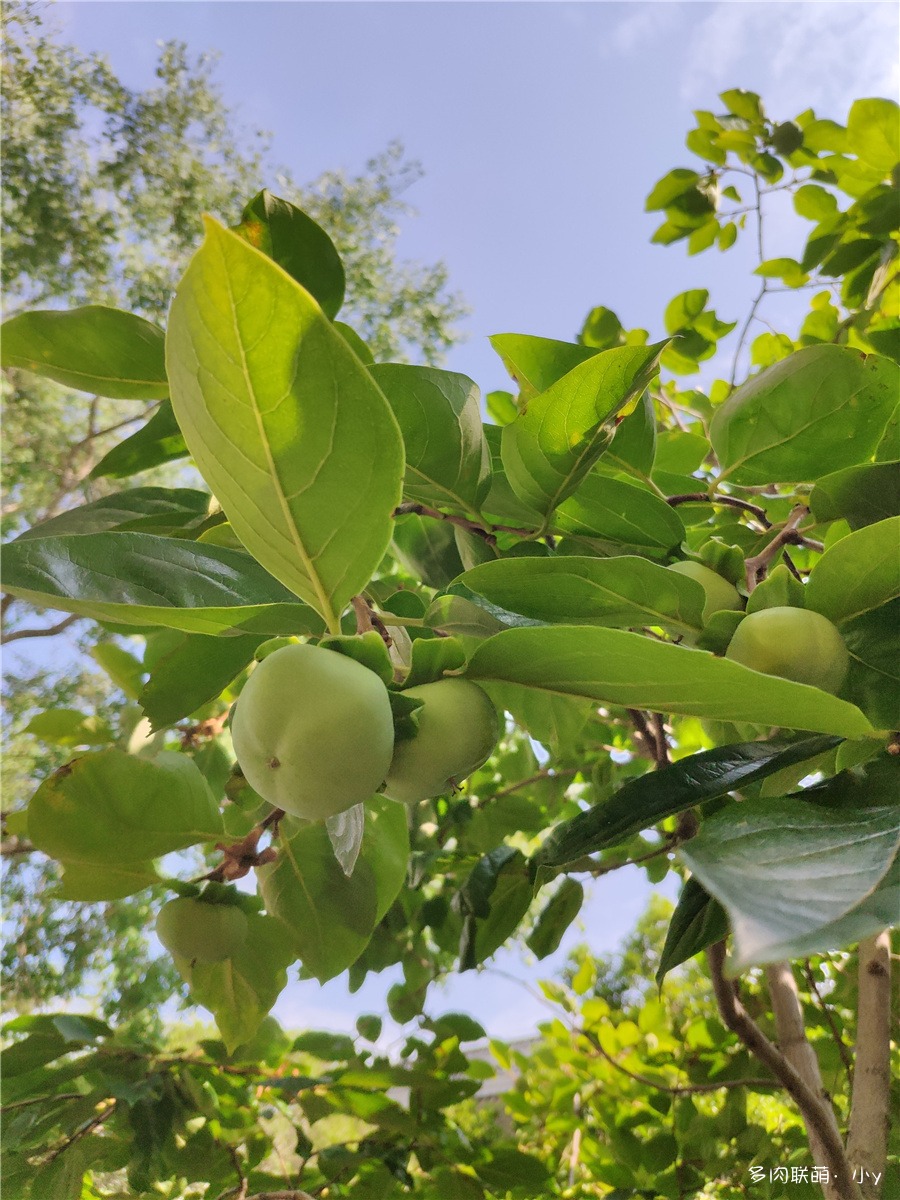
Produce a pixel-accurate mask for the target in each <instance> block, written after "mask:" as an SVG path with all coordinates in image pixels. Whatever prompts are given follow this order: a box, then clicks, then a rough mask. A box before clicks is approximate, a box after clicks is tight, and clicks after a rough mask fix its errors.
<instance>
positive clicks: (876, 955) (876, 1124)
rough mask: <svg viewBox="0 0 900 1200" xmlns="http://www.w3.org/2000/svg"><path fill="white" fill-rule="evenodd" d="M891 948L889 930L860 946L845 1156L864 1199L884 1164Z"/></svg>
mask: <svg viewBox="0 0 900 1200" xmlns="http://www.w3.org/2000/svg"><path fill="white" fill-rule="evenodd" d="M890 949H891V935H890V932H889V931H888V930H884V932H883V933H879V934H877V935H876V936H875V937H870V938H866V940H865V941H864V942H860V945H859V1011H858V1013H857V1025H856V1070H855V1071H854V1074H853V1093H852V1099H851V1105H850V1131H849V1133H848V1135H847V1157H848V1158H849V1159H850V1161H851V1162H852V1163H853V1165H854V1167H858V1168H862V1174H863V1179H864V1182H863V1187H862V1192H863V1195H864V1196H865V1197H866V1200H877V1197H878V1196H880V1195H881V1185H882V1183H883V1182H884V1170H885V1166H886V1164H887V1135H888V1129H889V1126H890V1103H891V1101H890V1089H891V1066H890V1056H891V954H890ZM876 1177H877V1180H878V1181H877V1183H876V1182H875V1180H876Z"/></svg>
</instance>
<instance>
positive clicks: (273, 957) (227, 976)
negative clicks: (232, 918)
mask: <svg viewBox="0 0 900 1200" xmlns="http://www.w3.org/2000/svg"><path fill="white" fill-rule="evenodd" d="M247 923H248V929H247V939H246V941H245V942H244V944H243V945H242V946H241V948H240V949H239V950H238V951H237V953H236V954H234V955H233V956H232V957H231V958H227V959H225V960H224V962H216V963H205V962H199V961H194V962H193V963H191V962H188V961H187V960H186V959H183V958H176V959H175V965H176V966H177V967H178V970H179V972H180V974H181V975H182V977H183V978H184V980H185V982H186V983H187V984H188V986H189V987H190V989H191V996H192V998H193V1000H194V1001H195V1003H197V1004H200V1005H202V1006H203V1008H207V1009H209V1011H210V1012H211V1013H212V1014H213V1016H214V1017H215V1019H216V1025H218V1027H219V1032H220V1033H221V1035H222V1040H223V1041H224V1042H225V1046H226V1049H227V1050H228V1051H229V1053H231V1052H232V1051H233V1050H235V1049H236V1048H237V1047H238V1046H239V1045H240V1044H241V1043H242V1042H246V1041H249V1039H250V1038H252V1037H253V1035H254V1034H255V1033H256V1031H257V1030H258V1029H259V1027H260V1024H261V1023H262V1020H263V1017H265V1016H266V1014H267V1013H268V1012H269V1010H270V1009H271V1007H272V1005H273V1004H274V1003H275V1001H276V1000H277V999H278V997H279V995H280V993H281V992H282V991H283V989H284V987H285V986H286V984H287V968H288V967H289V966H290V964H291V963H292V962H293V961H294V958H295V957H296V956H295V954H294V951H293V947H292V946H291V943H290V938H289V936H288V933H287V930H286V929H285V928H284V926H283V925H282V924H281V922H280V921H275V920H272V918H270V917H266V916H261V915H259V914H257V913H248V914H247Z"/></svg>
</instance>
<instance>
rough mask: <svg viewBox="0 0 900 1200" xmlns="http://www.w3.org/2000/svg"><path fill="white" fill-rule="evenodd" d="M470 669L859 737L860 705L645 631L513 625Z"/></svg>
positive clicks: (570, 692) (639, 702)
mask: <svg viewBox="0 0 900 1200" xmlns="http://www.w3.org/2000/svg"><path fill="white" fill-rule="evenodd" d="M466 674H467V676H468V677H470V678H472V679H476V680H482V679H483V680H496V681H497V682H500V683H509V684H517V685H518V686H520V687H526V688H531V689H534V690H536V691H539V692H549V693H551V694H553V695H566V696H577V697H581V698H582V699H584V700H591V701H595V702H597V703H601V704H621V705H623V706H625V707H628V708H646V709H650V710H652V711H654V712H664V713H679V714H681V715H684V716H700V717H709V718H712V719H714V720H721V721H750V722H753V723H755V724H761V725H770V726H780V727H783V728H787V729H806V730H809V731H810V732H815V733H835V734H839V735H840V736H842V737H854V736H860V735H862V734H865V733H868V732H869V730H870V728H871V726H870V725H869V722H868V721H867V720H866V718H865V717H864V716H863V714H862V713H861V712H860V711H859V709H858V708H856V707H854V705H852V704H848V703H847V702H846V701H844V700H838V699H837V698H836V697H835V696H830V695H828V694H827V693H826V692H822V691H819V689H818V688H813V687H809V686H807V685H806V684H802V683H793V682H792V681H790V680H787V679H778V678H776V677H775V676H774V675H763V674H761V673H760V672H759V671H752V670H750V669H749V668H748V667H744V666H741V665H740V664H739V663H736V662H732V661H731V660H730V659H724V658H714V657H713V656H712V655H711V654H708V653H706V652H705V651H701V650H691V649H688V648H687V647H685V646H676V645H668V644H665V643H663V642H659V641H655V640H654V639H652V638H648V637H645V636H644V635H642V634H638V633H628V632H625V631H624V630H620V629H598V628H593V627H589V626H566V625H559V626H543V627H541V628H537V629H507V630H504V631H503V632H502V633H498V634H496V635H495V636H494V637H492V638H488V639H487V641H485V642H482V643H481V644H480V645H479V646H478V647H477V648H476V650H475V652H474V654H473V655H472V658H471V661H470V663H469V666H468V668H467V671H466Z"/></svg>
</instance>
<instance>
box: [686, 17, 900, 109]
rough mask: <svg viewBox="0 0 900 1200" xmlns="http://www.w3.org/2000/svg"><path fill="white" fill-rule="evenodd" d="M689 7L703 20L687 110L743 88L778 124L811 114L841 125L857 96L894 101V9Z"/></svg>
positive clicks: (694, 43)
mask: <svg viewBox="0 0 900 1200" xmlns="http://www.w3.org/2000/svg"><path fill="white" fill-rule="evenodd" d="M692 7H695V11H696V9H700V8H701V7H702V9H703V10H704V15H703V16H702V17H701V19H700V20H699V21H697V24H696V30H695V33H694V36H693V37H692V39H691V52H690V55H689V56H688V58H687V60H686V62H685V64H684V68H683V73H682V84H681V92H682V96H683V98H684V99H685V100H687V101H689V102H690V103H696V104H699V105H701V106H703V107H709V105H710V100H711V97H712V96H713V95H715V94H716V93H718V92H719V91H722V90H723V89H724V88H726V87H744V88H748V89H750V90H752V91H757V92H759V93H760V95H762V96H763V98H764V100H765V102H766V104H767V106H768V109H769V111H770V112H771V113H772V115H773V116H776V117H782V118H783V117H786V116H793V115H796V113H797V112H799V111H801V110H802V109H804V108H808V107H813V108H816V109H817V110H820V111H821V114H822V115H823V116H829V117H832V118H833V119H837V120H841V119H842V118H843V117H845V116H846V112H847V109H848V108H849V106H850V104H851V102H852V101H853V100H854V99H856V98H857V97H859V96H873V95H889V96H892V95H894V94H895V93H896V90H897V83H898V74H900V72H898V65H897V56H896V45H897V34H898V15H897V10H896V8H895V7H894V5H892V4H880V3H872V4H870V3H835V4H791V3H768V4H757V3H721V4H716V5H706V4H704V5H702V6H701V5H697V6H692ZM681 11H682V14H684V13H685V11H686V10H685V9H682V10H681ZM688 15H689V14H688Z"/></svg>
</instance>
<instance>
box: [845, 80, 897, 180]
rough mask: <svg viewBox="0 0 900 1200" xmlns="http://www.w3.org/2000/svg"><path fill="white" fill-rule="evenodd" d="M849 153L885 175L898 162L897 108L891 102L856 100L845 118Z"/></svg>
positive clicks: (884, 100) (894, 103)
mask: <svg viewBox="0 0 900 1200" xmlns="http://www.w3.org/2000/svg"><path fill="white" fill-rule="evenodd" d="M847 141H848V142H849V144H850V149H851V151H852V152H853V153H854V154H855V155H856V156H857V157H858V158H860V159H861V160H862V161H863V162H864V163H865V164H866V165H867V166H870V167H875V168H876V170H878V171H879V172H880V173H881V174H882V175H883V176H887V175H889V174H890V172H891V171H892V170H893V169H894V167H895V166H896V165H897V163H898V162H900V109H898V107H897V103H896V101H894V100H886V99H880V98H873V99H867V100H855V101H854V102H853V105H852V106H851V108H850V116H849V117H848V119H847Z"/></svg>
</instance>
